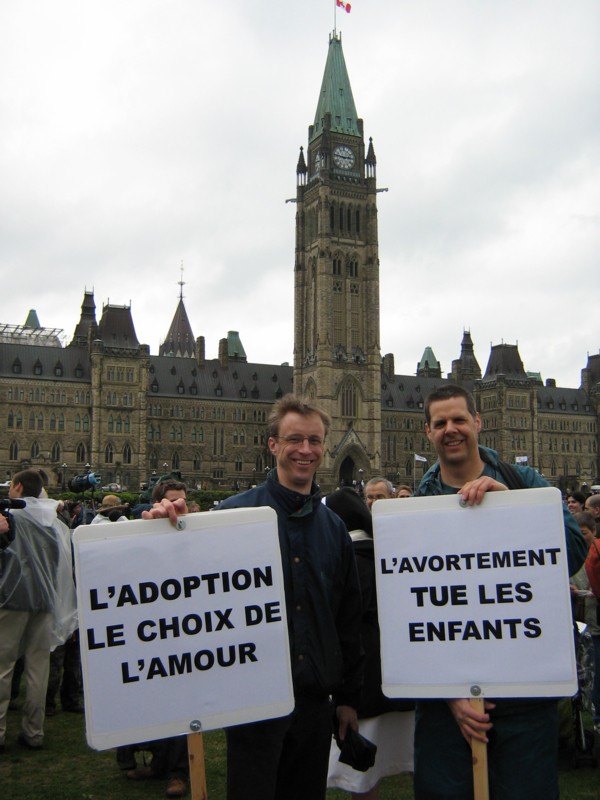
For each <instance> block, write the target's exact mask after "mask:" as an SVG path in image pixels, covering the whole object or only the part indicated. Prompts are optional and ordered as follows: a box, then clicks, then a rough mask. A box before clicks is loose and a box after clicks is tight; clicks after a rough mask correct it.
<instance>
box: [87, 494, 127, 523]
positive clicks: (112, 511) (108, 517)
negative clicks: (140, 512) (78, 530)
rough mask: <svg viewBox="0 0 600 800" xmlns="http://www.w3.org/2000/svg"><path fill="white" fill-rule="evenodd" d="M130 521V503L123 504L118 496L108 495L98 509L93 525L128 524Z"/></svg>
mask: <svg viewBox="0 0 600 800" xmlns="http://www.w3.org/2000/svg"><path fill="white" fill-rule="evenodd" d="M128 519H129V503H122V502H121V500H120V498H118V497H117V495H116V494H106V495H104V497H103V498H102V503H101V504H100V505H99V506H98V508H97V509H96V515H95V517H94V519H93V520H92V525H98V523H102V522H127V520H128Z"/></svg>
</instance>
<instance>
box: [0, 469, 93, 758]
mask: <svg viewBox="0 0 600 800" xmlns="http://www.w3.org/2000/svg"><path fill="white" fill-rule="evenodd" d="M42 492H43V481H42V477H41V476H40V473H39V472H38V471H37V470H34V469H26V470H21V471H20V472H17V473H16V474H15V475H14V477H13V479H12V482H11V485H10V488H9V491H8V494H9V497H10V498H11V499H13V500H17V499H19V500H24V501H25V503H26V506H25V507H24V508H19V509H15V510H14V511H13V512H12V516H13V522H14V538H13V540H12V542H11V543H10V544H9V545H8V547H6V548H5V549H3V550H2V553H1V554H0V559H1V561H0V750H3V749H4V747H5V737H6V717H7V709H8V705H9V702H10V695H11V678H12V674H13V670H14V666H15V663H16V661H17V659H18V657H19V655H23V656H24V672H23V676H24V680H25V702H24V703H23V708H22V719H21V732H20V733H19V737H18V742H19V744H21V745H22V746H23V747H26V748H28V749H30V750H39V749H40V748H42V747H43V743H44V717H45V706H46V689H47V685H48V672H49V666H50V660H49V656H50V652H51V650H52V649H53V648H54V647H55V646H56V645H59V644H62V643H63V642H64V641H65V640H66V639H67V638H68V637H69V636H70V634H71V633H72V632H73V631H74V630H75V628H76V627H77V610H76V602H75V584H74V582H73V572H72V561H71V548H70V543H69V538H68V537H69V530H68V528H67V527H66V526H65V525H64V524H63V523H62V522H61V521H60V520H59V519H58V517H57V515H56V507H57V503H56V501H55V500H49V499H48V498H47V497H43V496H41V495H42ZM5 524H7V521H6V519H5V518H4V517H2V518H0V526H2V527H0V532H3V529H4V525H5Z"/></svg>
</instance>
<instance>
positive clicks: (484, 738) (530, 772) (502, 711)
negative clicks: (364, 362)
mask: <svg viewBox="0 0 600 800" xmlns="http://www.w3.org/2000/svg"><path fill="white" fill-rule="evenodd" d="M425 419H426V425H425V430H426V433H427V436H428V438H429V440H430V441H431V443H432V444H433V446H434V448H435V451H436V453H437V457H438V461H437V463H436V464H434V465H433V466H432V467H431V468H430V469H429V470H428V471H427V473H426V474H425V475H424V476H423V479H422V481H421V484H420V485H419V488H418V490H417V496H429V495H442V494H457V493H458V494H460V495H461V497H462V500H463V502H464V503H466V504H467V505H471V506H472V505H475V504H479V503H482V502H485V496H486V494H487V492H498V491H506V490H507V489H508V482H509V478H507V470H506V467H508V469H509V470H510V474H511V475H512V477H513V478H515V482H516V480H518V482H519V484H520V486H521V487H523V488H533V487H541V486H547V485H548V484H547V482H546V481H545V480H544V478H542V477H541V476H540V475H539V473H538V472H536V471H535V470H534V469H531V468H529V467H524V466H514V465H506V464H503V462H501V461H500V459H499V457H498V454H497V453H496V452H495V451H493V450H489V449H488V448H484V447H481V446H480V445H479V444H478V435H479V431H480V428H481V420H480V417H479V414H478V412H477V410H476V408H475V402H474V399H473V397H472V395H471V394H470V393H469V392H467V391H466V390H465V389H463V388H462V387H460V386H457V385H453V384H447V385H446V386H443V387H440V388H438V389H435V390H434V391H433V392H432V393H431V394H430V395H429V397H428V398H427V400H426V402H425ZM564 521H565V538H566V549H567V561H568V567H569V574H570V575H573V574H575V573H576V572H577V570H578V569H579V568H580V567H581V565H582V563H583V561H584V560H585V555H586V552H587V547H586V544H585V541H584V539H583V537H582V535H581V532H580V531H579V528H578V526H577V523H576V522H575V520H574V519H573V517H572V515H571V514H570V513H569V512H568V510H567V509H566V508H565V509H564ZM543 536H544V532H543V531H540V540H541V541H543ZM557 708H558V702H557V701H556V700H554V699H539V698H538V699H535V698H521V699H518V700H510V699H499V700H496V701H493V702H492V701H491V700H486V703H485V711H484V713H480V712H479V711H477V710H476V709H475V708H474V707H473V706H471V704H470V703H469V700H468V699H455V700H448V701H445V700H428V701H419V702H418V703H417V710H416V729H415V798H416V800H469V798H472V797H473V763H472V755H471V749H470V744H471V742H472V740H478V741H480V742H485V743H489V747H488V764H489V780H490V796H491V798H492V800H506V798H510V800H557V798H558V776H557V750H558V736H557V734H556V731H557V729H558V711H557Z"/></svg>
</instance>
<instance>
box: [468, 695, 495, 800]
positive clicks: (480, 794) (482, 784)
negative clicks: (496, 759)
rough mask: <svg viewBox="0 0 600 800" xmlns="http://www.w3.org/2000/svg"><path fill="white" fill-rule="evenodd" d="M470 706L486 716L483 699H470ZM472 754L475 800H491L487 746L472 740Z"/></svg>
mask: <svg viewBox="0 0 600 800" xmlns="http://www.w3.org/2000/svg"><path fill="white" fill-rule="evenodd" d="M469 702H470V704H471V705H472V706H473V708H474V709H475V710H476V711H478V712H479V713H480V714H485V706H484V704H483V698H482V697H471V698H469ZM471 753H472V755H473V794H474V800H489V797H490V787H489V780H488V762H487V744H486V743H485V742H480V741H478V740H477V739H471Z"/></svg>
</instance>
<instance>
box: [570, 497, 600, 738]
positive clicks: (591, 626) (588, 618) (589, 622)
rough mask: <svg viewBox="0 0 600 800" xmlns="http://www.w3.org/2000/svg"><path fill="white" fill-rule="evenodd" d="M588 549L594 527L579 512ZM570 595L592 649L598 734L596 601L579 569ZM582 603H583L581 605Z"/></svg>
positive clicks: (599, 629)
mask: <svg viewBox="0 0 600 800" xmlns="http://www.w3.org/2000/svg"><path fill="white" fill-rule="evenodd" d="M573 516H574V517H575V521H576V522H577V524H578V525H579V529H580V530H581V533H582V535H583V538H584V539H585V541H586V544H587V545H588V547H590V548H592V547H594V546H595V540H596V525H595V522H594V517H593V516H592V515H591V514H590V513H589V511H579V512H578V513H576V514H574V515H573ZM571 593H572V595H573V599H574V604H575V605H576V604H578V603H579V604H581V605H582V606H583V609H584V613H583V619H582V620H580V621H582V622H585V625H586V630H587V632H588V633H589V634H590V636H591V639H592V644H593V647H594V680H593V684H592V705H593V708H594V730H595V731H596V733H600V624H599V622H600V621H599V620H598V600H597V599H596V597H595V596H594V594H593V593H592V591H591V587H590V581H589V578H588V576H587V572H586V570H585V566H583V567H581V569H580V570H578V571H577V572H576V573H575V575H572V576H571ZM581 601H583V603H581Z"/></svg>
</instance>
